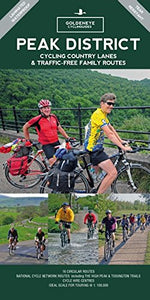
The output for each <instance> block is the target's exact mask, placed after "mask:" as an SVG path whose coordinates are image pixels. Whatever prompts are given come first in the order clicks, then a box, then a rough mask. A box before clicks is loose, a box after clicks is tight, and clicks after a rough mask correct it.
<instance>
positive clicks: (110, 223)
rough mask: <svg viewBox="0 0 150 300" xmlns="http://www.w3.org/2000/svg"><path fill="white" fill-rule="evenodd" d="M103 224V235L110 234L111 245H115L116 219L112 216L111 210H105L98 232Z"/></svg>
mask: <svg viewBox="0 0 150 300" xmlns="http://www.w3.org/2000/svg"><path fill="white" fill-rule="evenodd" d="M104 225H105V237H106V238H107V236H108V234H109V236H110V235H111V236H112V240H113V247H115V231H116V229H117V221H116V219H115V218H114V217H113V216H112V212H111V210H109V209H108V210H106V217H105V218H104V219H103V220H102V224H101V227H100V232H101V231H102V230H103V226H104Z"/></svg>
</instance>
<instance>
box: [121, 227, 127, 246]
mask: <svg viewBox="0 0 150 300" xmlns="http://www.w3.org/2000/svg"><path fill="white" fill-rule="evenodd" d="M122 229H123V230H122V235H123V242H126V241H127V239H128V233H127V228H126V227H125V226H124V227H123V228H122Z"/></svg>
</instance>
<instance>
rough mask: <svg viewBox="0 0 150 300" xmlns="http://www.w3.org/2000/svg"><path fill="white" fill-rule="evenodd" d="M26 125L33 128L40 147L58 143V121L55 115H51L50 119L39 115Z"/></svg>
mask: <svg viewBox="0 0 150 300" xmlns="http://www.w3.org/2000/svg"><path fill="white" fill-rule="evenodd" d="M28 124H29V126H30V127H33V126H34V127H35V129H36V131H37V134H38V137H39V138H38V141H39V142H40V143H41V144H42V145H47V144H51V143H55V142H57V141H58V133H57V130H58V126H59V121H58V119H57V117H56V116H55V115H53V114H51V115H50V119H48V118H44V117H43V116H42V115H39V116H36V117H34V118H32V119H31V120H30V121H28Z"/></svg>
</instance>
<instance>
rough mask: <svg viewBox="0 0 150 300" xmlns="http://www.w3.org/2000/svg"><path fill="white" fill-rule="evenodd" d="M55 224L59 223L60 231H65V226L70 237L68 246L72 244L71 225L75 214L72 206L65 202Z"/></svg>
mask: <svg viewBox="0 0 150 300" xmlns="http://www.w3.org/2000/svg"><path fill="white" fill-rule="evenodd" d="M55 221H56V222H55V223H56V224H58V223H59V229H60V230H61V231H62V230H63V224H64V226H65V228H66V230H67V235H68V244H70V238H71V233H70V229H71V223H72V222H73V221H74V212H73V210H72V209H71V208H70V205H69V204H68V203H66V202H64V203H63V204H62V206H61V208H60V209H59V210H58V212H57V215H56V218H55Z"/></svg>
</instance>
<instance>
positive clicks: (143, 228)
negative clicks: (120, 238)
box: [140, 223, 145, 232]
mask: <svg viewBox="0 0 150 300" xmlns="http://www.w3.org/2000/svg"><path fill="white" fill-rule="evenodd" d="M140 230H141V232H144V230H145V224H144V223H141V227H140Z"/></svg>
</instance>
